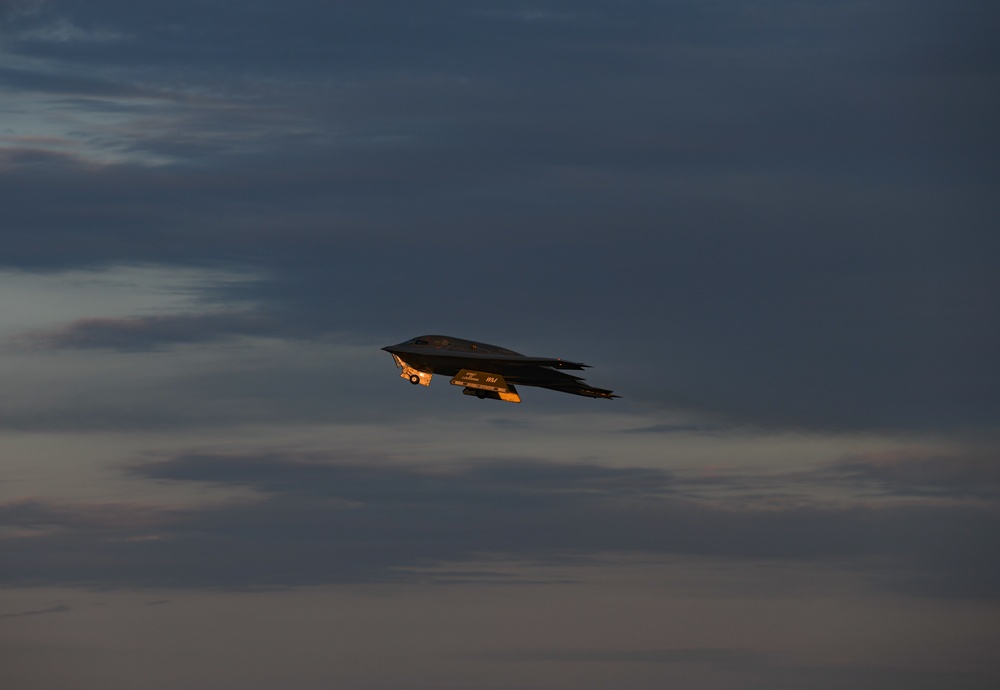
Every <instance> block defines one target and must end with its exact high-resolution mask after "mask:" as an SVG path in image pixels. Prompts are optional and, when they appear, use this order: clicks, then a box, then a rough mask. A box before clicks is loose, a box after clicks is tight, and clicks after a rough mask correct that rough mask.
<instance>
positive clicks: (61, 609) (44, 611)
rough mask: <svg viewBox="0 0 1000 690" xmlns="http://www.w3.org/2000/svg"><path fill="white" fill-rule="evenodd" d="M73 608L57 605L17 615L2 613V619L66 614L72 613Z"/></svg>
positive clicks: (20, 612)
mask: <svg viewBox="0 0 1000 690" xmlns="http://www.w3.org/2000/svg"><path fill="white" fill-rule="evenodd" d="M72 610H73V607H72V606H67V605H66V604H57V605H55V606H53V607H51V608H47V609H39V610H37V611H18V612H17V613H0V618H23V617H25V616H43V615H45V614H47V613H66V612H67V611H72Z"/></svg>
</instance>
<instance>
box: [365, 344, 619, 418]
mask: <svg viewBox="0 0 1000 690" xmlns="http://www.w3.org/2000/svg"><path fill="white" fill-rule="evenodd" d="M382 349H383V350H385V351H386V352H388V353H389V354H391V355H392V359H393V360H394V361H395V362H396V366H398V367H399V368H400V370H401V373H400V376H401V377H402V378H404V379H407V380H409V382H410V383H412V384H413V385H423V386H429V385H430V383H431V377H432V376H433V375H434V374H439V375H441V376H451V377H452V378H451V383H452V385H455V386H462V393H463V394H465V395H474V396H476V397H477V398H491V399H493V400H505V401H507V402H515V403H516V402H521V396H520V395H518V393H517V388H515V386H538V387H539V388H548V389H550V390H554V391H560V392H562V393H572V394H573V395H583V396H586V397H588V398H617V397H619V396H617V395H615V394H614V393H612V392H611V391H609V390H606V389H604V388H596V387H594V386H591V385H590V384H588V383H587V382H586V381H584V380H583V379H582V378H580V377H579V376H574V375H573V374H567V373H565V372H566V371H581V370H583V369H586V368H587V367H588V365H586V364H580V363H579V362H568V361H566V360H564V359H552V358H550V357H526V356H524V355H522V354H520V353H518V352H514V351H513V350H508V349H506V348H503V347H498V346H496V345H488V344H487V343H478V342H475V341H473V340H463V339H462V338H450V337H448V336H444V335H422V336H419V337H417V338H413V339H411V340H407V341H406V342H404V343H400V344H399V345H389V346H386V347H383V348H382Z"/></svg>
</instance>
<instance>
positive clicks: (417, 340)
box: [407, 338, 430, 345]
mask: <svg viewBox="0 0 1000 690" xmlns="http://www.w3.org/2000/svg"><path fill="white" fill-rule="evenodd" d="M407 345H430V343H428V342H427V341H426V340H421V339H420V338H414V339H413V340H411V341H410V342H408V343H407Z"/></svg>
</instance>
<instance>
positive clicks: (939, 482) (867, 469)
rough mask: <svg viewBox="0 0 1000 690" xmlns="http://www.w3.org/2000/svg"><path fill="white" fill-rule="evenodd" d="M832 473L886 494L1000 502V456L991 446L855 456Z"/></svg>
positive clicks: (843, 461) (837, 464) (900, 451)
mask: <svg viewBox="0 0 1000 690" xmlns="http://www.w3.org/2000/svg"><path fill="white" fill-rule="evenodd" d="M830 472H831V473H832V474H834V475H839V476H840V477H842V478H844V479H846V480H848V481H851V482H857V483H861V484H867V485H871V486H875V487H879V488H881V489H882V490H883V491H884V492H885V493H887V494H895V495H902V496H938V497H955V498H969V497H975V498H981V499H985V500H990V501H995V500H996V499H997V498H1000V454H998V451H997V448H995V447H991V446H984V447H983V448H979V449H973V450H969V451H966V452H957V453H956V452H951V453H935V452H933V451H929V450H920V449H912V450H899V451H892V452H882V453H871V454H863V455H854V456H850V457H847V458H843V459H842V460H839V461H837V462H835V463H833V465H832V466H831V467H830Z"/></svg>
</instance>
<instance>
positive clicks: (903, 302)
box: [0, 0, 1000, 431]
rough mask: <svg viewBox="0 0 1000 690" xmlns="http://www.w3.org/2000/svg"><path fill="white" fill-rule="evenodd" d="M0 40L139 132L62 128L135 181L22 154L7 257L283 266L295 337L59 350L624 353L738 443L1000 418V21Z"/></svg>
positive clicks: (15, 90) (638, 390)
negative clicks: (739, 424) (482, 343)
mask: <svg viewBox="0 0 1000 690" xmlns="http://www.w3.org/2000/svg"><path fill="white" fill-rule="evenodd" d="M10 8H14V9H17V10H18V11H13V10H12V9H10ZM18 8H19V9H18ZM6 17H7V19H6V22H5V28H4V46H5V49H6V50H7V51H8V52H9V53H10V54H12V55H17V56H19V57H23V58H25V59H28V60H33V61H36V62H33V63H32V62H28V61H24V62H22V63H20V65H21V66H16V67H15V66H12V67H10V68H5V69H3V70H0V84H2V85H3V88H5V89H6V90H7V93H8V94H11V95H12V96H14V97H20V96H23V95H25V94H33V95H34V96H43V97H45V98H47V99H49V100H48V103H49V105H48V106H47V107H49V108H50V109H52V112H55V113H56V115H58V114H59V112H60V108H72V109H74V112H77V111H78V112H86V113H89V114H90V115H92V116H94V117H97V118H100V117H103V116H107V115H109V114H113V115H115V116H116V117H119V118H121V117H123V118H124V119H123V120H121V121H120V122H121V123H120V124H118V125H116V126H115V128H114V129H113V134H109V133H108V130H106V129H105V130H101V131H99V132H98V131H94V132H89V133H88V131H86V130H85V129H84V131H83V132H82V133H81V132H77V133H76V134H73V135H72V136H75V137H77V138H78V140H79V142H80V143H81V145H85V146H86V147H90V148H93V149H95V150H97V149H100V150H103V151H105V152H111V153H114V154H115V155H118V156H119V157H123V158H124V159H125V160H123V162H119V163H107V162H104V163H95V162H94V161H92V160H89V159H88V158H87V156H86V155H84V154H82V153H79V152H69V151H66V150H61V151H53V150H48V149H45V148H44V147H43V146H42V145H40V144H38V143H37V142H32V141H22V142H19V143H17V144H13V143H9V144H8V146H7V148H6V149H5V150H4V151H3V152H2V165H0V175H2V176H3V184H2V185H0V204H2V206H3V208H4V230H3V231H4V251H3V252H2V253H0V262H2V264H3V265H4V266H7V267H13V268H33V269H46V270H50V269H60V268H68V267H73V266H93V265H107V264H114V263H128V262H154V263H159V264H166V265H191V264H197V265H212V264H214V263H223V264H227V265H232V263H233V262H236V263H240V264H242V265H246V266H250V267H253V268H255V269H259V270H261V271H263V272H264V273H265V274H266V275H267V276H268V278H267V279H266V280H262V281H260V282H258V283H256V284H254V285H253V286H248V287H245V288H244V293H243V295H242V297H243V298H245V299H249V300H257V301H258V302H260V303H263V304H267V305H268V308H269V309H276V310H277V311H279V312H280V313H281V314H282V317H281V318H280V319H273V320H271V321H270V322H269V323H267V324H264V322H263V321H259V320H258V321H256V322H253V323H251V322H248V321H247V320H246V319H234V318H233V317H232V316H231V315H225V314H220V315H218V317H217V319H215V320H214V321H213V320H212V318H211V317H206V318H205V319H203V320H201V321H200V322H197V323H195V322H192V321H191V320H185V319H181V318H178V319H175V320H173V321H170V320H160V321H158V322H152V321H150V322H146V323H144V324H136V325H137V326H142V327H143V328H142V329H141V331H142V333H141V337H140V333H139V330H140V329H136V330H132V331H130V332H129V333H128V334H126V333H124V332H123V330H122V328H121V327H120V326H121V324H112V323H107V322H106V323H99V322H94V321H90V322H84V323H81V324H77V325H76V326H75V327H73V328H72V329H70V330H68V331H65V332H63V333H62V334H61V336H60V337H59V338H57V339H55V341H53V342H56V341H58V342H60V343H61V344H62V345H64V346H72V347H94V346H104V347H112V348H114V347H122V348H123V349H129V348H135V347H137V346H138V347H154V348H155V347H157V346H162V345H164V344H170V343H176V342H179V341H188V342H190V341H191V339H192V338H198V337H205V338H214V337H216V335H217V334H219V333H222V332H226V331H233V332H237V333H242V332H246V331H247V330H250V331H255V332H256V331H259V330H260V329H261V328H264V327H265V326H266V328H268V329H270V332H271V334H273V335H275V336H278V337H290V338H294V337H302V336H303V335H309V334H316V333H326V332H331V331H335V330H336V331H344V330H349V331H352V332H356V333H377V334H379V336H380V337H381V335H382V334H387V335H388V334H390V333H392V334H393V337H395V338H397V339H400V338H403V337H406V336H409V335H413V334H415V333H419V332H424V331H426V330H436V331H443V332H450V333H454V334H456V335H463V336H468V337H473V338H478V339H483V340H487V341H490V340H492V341H502V340H503V339H504V336H505V335H506V336H508V337H510V334H517V336H518V337H517V338H515V340H517V342H515V343H509V344H510V345H511V346H512V347H515V346H516V349H536V348H541V349H549V348H552V347H556V346H564V344H565V343H566V342H579V343H582V344H583V346H582V347H580V348H578V351H580V354H579V355H575V356H582V357H584V358H586V359H589V360H594V359H596V360H598V363H602V362H603V363H605V364H611V365H615V363H618V364H617V367H618V369H617V371H615V374H616V377H617V378H618V379H619V380H620V381H621V383H622V386H619V388H625V389H628V390H627V393H628V394H629V396H630V398H631V399H633V400H637V401H641V402H644V403H648V404H652V405H666V406H682V407H691V408H697V409H701V410H705V411H709V412H712V413H715V414H717V415H720V416H725V417H730V418H733V419H736V420H740V421H752V422H755V423H760V424H765V425H774V426H801V427H809V428H822V429H885V428H891V429H911V430H912V429H935V430H949V431H953V430H956V429H967V428H975V427H983V426H992V425H993V424H995V420H996V419H997V418H998V415H1000V391H998V388H997V381H1000V369H998V365H997V358H996V357H995V352H996V351H998V350H1000V331H998V326H997V324H998V323H1000V321H998V320H997V319H996V318H995V315H996V314H997V313H998V312H1000V304H998V299H1000V298H998V295H1000V285H998V282H997V275H998V272H997V271H996V270H995V263H996V261H995V257H996V256H997V255H998V253H1000V247H998V244H997V242H998V235H997V233H996V232H995V229H996V227H997V225H998V222H1000V206H998V202H997V195H996V194H995V193H994V192H995V188H996V183H997V172H998V170H997V165H996V163H997V161H998V160H1000V140H998V138H997V134H996V127H995V123H996V121H997V120H998V119H1000V104H998V103H997V100H996V98H995V95H994V94H995V93H996V89H995V86H996V84H997V83H998V79H1000V51H998V50H997V47H996V42H995V40H994V37H995V32H994V31H993V30H992V28H995V27H996V26H997V25H998V10H997V8H996V5H995V3H988V2H973V1H966V2H958V3H947V5H945V4H942V3H935V2H905V3H904V2H895V1H891V0H885V1H883V2H875V3H847V2H814V3H785V2H775V3H765V4H754V5H747V4H745V3H731V2H707V3H702V2H668V3H592V2H582V3H579V2H572V3H562V2H543V3H535V4H532V5H531V6H530V7H529V6H521V5H514V6H506V5H504V6H503V7H498V6H496V5H494V4H492V3H467V2H440V3H425V4H422V5H421V6H420V8H419V9H417V8H416V7H415V6H414V5H413V4H412V3H393V2H387V3H377V4H372V3H332V4H327V5H317V4H315V3H292V4H290V5H288V6H286V5H281V6H280V8H279V7H278V6H277V5H275V4H273V3H263V2H249V3H236V4H234V3H226V2H211V3H168V4H165V5H162V6H159V7H157V8H151V7H147V6H139V5H135V4H134V3H125V2H86V3H83V2H69V1H64V2H47V3H20V4H15V5H10V6H9V8H8V10H7V13H6ZM60 22H61V23H60ZM53 26H55V27H59V26H62V27H64V28H63V30H62V33H59V32H58V31H54V30H53V29H52V27H53ZM66 26H71V27H73V28H74V30H73V31H69V30H67V29H65V27H66ZM38 61H41V62H38ZM32 64H34V65H39V64H42V65H45V67H44V69H42V68H34V67H31V66H30V65H32ZM154 160H155V161H157V164H156V165H149V164H148V163H149V161H154ZM401 303H405V304H406V305H409V306H408V307H407V308H400V305H401ZM209 321H213V322H212V323H209ZM431 325H433V328H431ZM199 334H201V335H200V336H199ZM143 338H145V339H143ZM153 339H159V344H157V343H155V342H154V340H153ZM626 360H627V361H626Z"/></svg>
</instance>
